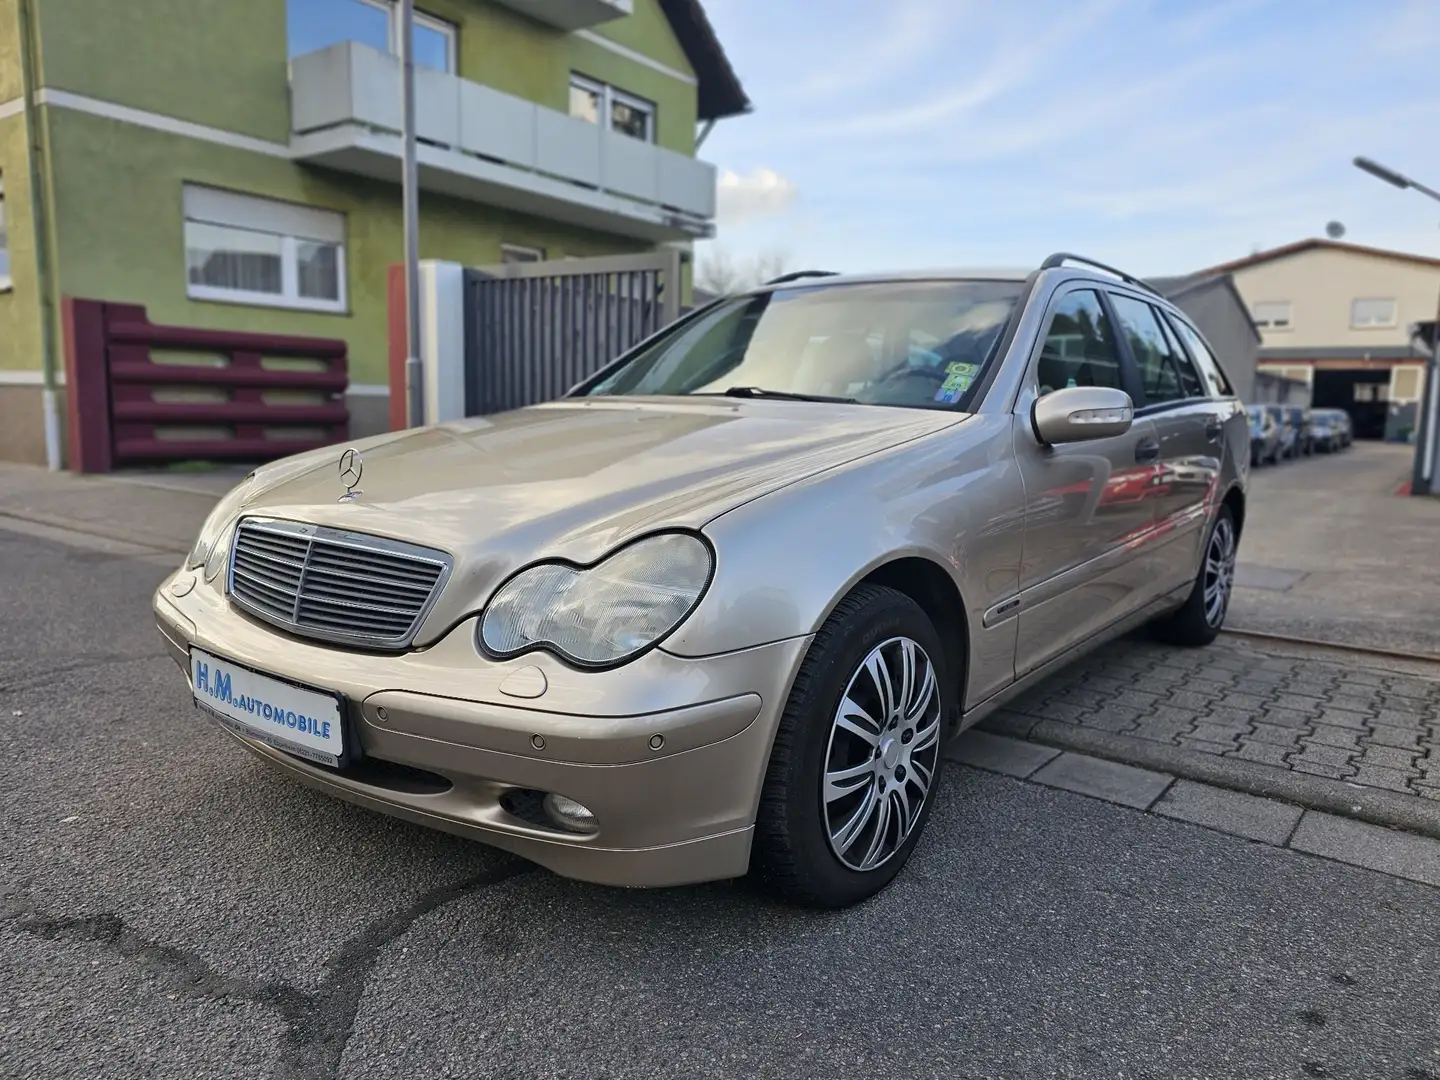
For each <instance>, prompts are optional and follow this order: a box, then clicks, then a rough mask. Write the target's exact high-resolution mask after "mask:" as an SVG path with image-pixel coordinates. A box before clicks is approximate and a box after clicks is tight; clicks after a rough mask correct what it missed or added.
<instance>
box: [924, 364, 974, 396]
mask: <svg viewBox="0 0 1440 1080" xmlns="http://www.w3.org/2000/svg"><path fill="white" fill-rule="evenodd" d="M979 372H980V365H979V364H966V363H964V362H962V361H959V360H952V361H951V362H950V363H948V364H946V365H945V381H944V382H943V383H941V385H940V389H939V390H937V391H936V392H935V400H936V401H943V402H944V403H945V404H947V405H953V404H954V403H955V402H956V401H958V400H959V399H960V395H961V394H963V393H965V391H966V390H969V389H970V386H971V384H973V383H974V382H975V376H976V375H977V374H979Z"/></svg>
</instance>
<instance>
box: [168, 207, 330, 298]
mask: <svg viewBox="0 0 1440 1080" xmlns="http://www.w3.org/2000/svg"><path fill="white" fill-rule="evenodd" d="M184 205H185V272H186V294H187V295H188V296H189V297H190V298H191V299H192V300H221V301H227V302H229V303H234V304H257V305H260V306H262V307H284V308H301V309H308V310H312V311H333V312H343V311H344V310H345V218H344V216H343V215H341V214H337V213H335V212H334V211H331V210H317V209H315V208H313V207H309V206H298V205H296V204H294V203H284V202H275V201H273V200H271V199H258V198H255V197H254V196H251V195H240V194H237V193H235V192H233V191H221V190H219V189H218V188H208V187H200V186H198V185H195V184H186V185H185V193H184Z"/></svg>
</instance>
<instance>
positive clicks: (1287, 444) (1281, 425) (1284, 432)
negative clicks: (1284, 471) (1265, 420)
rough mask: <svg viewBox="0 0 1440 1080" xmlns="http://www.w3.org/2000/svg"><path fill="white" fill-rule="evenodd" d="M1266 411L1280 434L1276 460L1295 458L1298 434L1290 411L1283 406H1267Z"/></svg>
mask: <svg viewBox="0 0 1440 1080" xmlns="http://www.w3.org/2000/svg"><path fill="white" fill-rule="evenodd" d="M1265 411H1266V412H1267V413H1269V414H1270V419H1272V420H1274V421H1275V426H1276V428H1278V429H1279V432H1280V449H1279V452H1278V453H1277V454H1276V458H1275V459H1276V460H1277V461H1279V460H1280V459H1282V458H1292V457H1294V456H1295V436H1296V434H1297V432H1296V431H1295V427H1294V425H1293V424H1291V423H1290V413H1289V410H1287V409H1286V408H1285V406H1283V405H1266V406H1265Z"/></svg>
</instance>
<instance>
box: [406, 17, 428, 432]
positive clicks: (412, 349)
mask: <svg viewBox="0 0 1440 1080" xmlns="http://www.w3.org/2000/svg"><path fill="white" fill-rule="evenodd" d="M400 115H401V128H402V130H401V143H402V145H403V165H402V166H401V174H400V204H401V213H402V216H403V217H404V220H405V398H406V418H407V421H408V426H410V427H419V426H420V425H421V424H423V423H424V422H425V375H424V371H423V370H422V369H421V366H420V313H419V311H418V310H416V309H417V308H418V306H419V304H420V211H419V197H420V195H419V191H418V188H419V170H418V167H417V165H416V161H415V0H400Z"/></svg>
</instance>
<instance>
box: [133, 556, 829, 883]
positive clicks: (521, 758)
mask: <svg viewBox="0 0 1440 1080" xmlns="http://www.w3.org/2000/svg"><path fill="white" fill-rule="evenodd" d="M194 577H195V575H193V574H191V573H190V572H188V571H179V572H177V573H175V574H173V575H171V577H169V578H167V579H166V580H165V581H164V582H162V583H161V585H160V588H159V590H158V591H157V592H156V594H155V599H154V610H155V617H156V624H157V626H158V627H159V630H160V633H161V635H162V637H163V638H164V640H165V643H166V645H167V647H168V648H169V651H170V653H171V655H172V656H173V658H174V659H175V661H176V663H177V664H179V665H180V667H181V669H182V670H183V671H185V673H186V678H187V679H188V678H189V670H190V665H189V650H190V648H191V647H192V646H194V647H197V648H200V649H203V650H205V651H206V652H209V653H213V654H214V655H216V656H220V657H223V658H225V659H228V660H230V661H233V662H234V663H236V664H238V665H242V666H245V667H250V668H254V669H255V670H258V671H261V672H265V673H269V674H271V675H274V676H276V677H279V678H281V679H288V680H291V681H294V682H297V683H301V684H304V685H309V686H313V687H317V688H320V689H325V690H330V691H334V692H338V693H340V694H342V695H343V696H344V700H345V704H346V712H347V716H346V718H345V719H346V724H347V737H348V739H350V740H352V745H354V744H358V746H359V747H360V749H361V751H362V754H363V756H362V757H360V758H359V759H358V760H357V761H355V762H354V763H353V764H352V765H350V766H347V767H346V768H345V769H343V770H337V769H330V768H326V767H324V766H319V765H313V764H311V763H310V762H308V761H304V760H302V759H300V758H298V757H294V756H292V755H290V754H287V753H284V752H283V751H280V750H276V749H274V748H272V747H270V746H268V745H266V744H265V743H263V742H260V741H258V740H255V739H251V738H247V737H245V736H243V735H239V734H236V733H235V732H233V731H231V730H230V729H229V728H226V729H225V730H226V731H228V732H229V733H230V734H231V735H232V736H234V737H235V738H236V739H237V740H239V741H240V742H241V743H243V744H244V745H245V746H246V747H247V748H248V749H249V750H251V751H252V752H253V753H255V754H256V755H258V756H259V757H260V758H262V759H263V760H265V761H266V762H268V763H269V764H271V765H274V766H276V767H277V768H280V769H282V770H284V771H286V772H287V773H289V774H290V775H292V776H293V777H295V778H296V779H298V780H300V781H301V782H303V783H305V784H308V785H309V786H311V787H313V788H317V789H319V790H321V791H324V792H326V793H328V794H330V795H334V796H336V797H338V798H341V799H345V800H348V801H350V802H353V803H356V804H359V805H361V806H366V807H369V808H370V809H373V810H379V811H381V812H384V813H387V814H392V815H395V816H397V817H401V818H406V819H408V820H410V821H414V822H418V823H420V824H422V825H428V826H431V827H434V828H438V829H443V830H445V831H447V832H452V833H457V834H460V835H464V836H469V837H472V838H475V839H478V840H482V841H484V842H485V843H487V844H491V845H493V846H495V847H499V848H503V849H505V850H507V851H511V852H514V853H515V854H517V855H520V856H522V857H524V858H527V859H530V860H532V861H534V862H536V863H539V864H540V865H542V866H545V867H548V868H549V869H551V870H554V871H555V872H556V873H559V874H562V875H564V876H566V877H574V878H578V879H581V880H585V881H593V882H597V883H601V884H608V885H622V886H663V885H679V884H687V883H692V882H698V881H707V880H717V879H723V878H731V877H738V876H740V875H742V874H744V873H745V872H746V870H747V868H748V866H749V858H750V841H751V836H752V833H753V830H754V822H755V813H756V808H757V806H758V803H759V798H760V788H761V785H762V783H763V780H764V776H765V769H766V765H767V763H768V760H769V755H770V746H771V742H772V740H773V738H774V733H775V726H776V724H777V723H778V720H779V716H780V713H781V711H782V710H783V708H784V704H785V699H786V697H787V696H788V694H789V689H790V684H791V681H792V679H793V678H794V673H795V671H796V669H797V668H798V666H799V663H800V661H801V659H802V658H803V656H804V652H805V648H806V646H807V645H808V644H809V640H810V639H809V638H792V639H789V640H786V641H780V642H775V643H772V644H769V645H762V646H758V647H756V648H753V649H745V650H741V651H738V652H732V653H726V654H722V655H719V656H712V657H705V658H702V659H683V658H681V657H677V656H672V655H670V654H669V653H666V652H664V651H663V650H659V649H656V650H652V651H651V652H649V653H647V654H646V655H644V656H643V657H641V658H640V659H638V660H635V661H632V662H631V663H629V664H627V665H625V666H624V667H621V668H617V669H614V670H611V671H601V672H580V671H575V670H573V669H571V668H567V667H566V666H564V665H563V664H561V663H560V662H559V661H557V660H555V659H554V658H553V657H551V656H549V655H548V654H543V653H532V654H530V655H528V656H523V657H517V658H515V659H513V660H509V661H505V662H502V663H497V662H495V661H492V660H490V659H488V658H486V657H484V656H482V655H481V654H480V653H479V652H478V650H477V649H476V647H475V644H474V642H475V619H473V618H471V619H467V620H465V621H463V622H461V623H460V624H459V625H458V626H456V627H454V629H453V630H451V632H450V633H448V634H446V635H445V636H444V637H443V638H441V639H440V640H439V641H438V642H436V643H435V644H434V645H433V646H430V647H429V648H426V649H423V650H415V651H412V652H407V653H402V654H399V655H374V654H370V653H360V652H354V651H348V650H345V649H341V648H336V647H334V646H329V645H324V644H320V643H317V642H313V641H306V640H304V639H300V638H294V637H291V636H288V635H286V634H283V633H280V632H278V631H276V630H274V629H273V628H270V627H267V626H264V625H262V624H260V623H258V622H256V621H254V620H251V619H250V618H248V617H247V616H245V615H242V614H240V613H239V612H238V611H236V610H235V609H234V608H232V606H231V605H230V604H229V602H228V601H227V600H226V599H225V597H224V596H223V594H222V592H221V591H220V589H219V587H218V581H217V582H216V583H211V584H206V583H204V582H195V581H194ZM182 591H183V595H178V594H179V593H181V592H182ZM527 667H533V668H538V669H539V670H540V671H541V672H542V673H543V675H544V676H545V681H546V684H547V685H546V688H545V690H544V692H543V693H542V694H540V695H539V696H538V697H535V698H533V699H528V700H525V699H520V698H516V697H513V696H509V695H507V694H506V693H504V692H502V691H501V690H500V684H501V683H503V682H505V680H506V679H507V678H509V677H510V676H512V675H514V674H515V672H517V671H519V670H520V669H522V668H527ZM655 736H659V737H660V738H659V739H656V738H655ZM655 743H659V744H660V745H659V746H658V747H657V746H655V745H654V744H655ZM396 766H400V767H402V768H396ZM412 770H420V772H419V773H415V772H413V771H412ZM542 792H544V793H555V794H558V795H563V796H565V797H566V798H569V799H573V800H575V801H577V802H580V803H583V804H584V805H585V806H587V807H588V808H589V809H590V810H591V811H592V812H593V813H594V815H595V818H596V820H597V822H598V829H597V831H595V832H594V833H591V834H588V835H583V834H576V833H571V832H567V831H566V830H564V829H563V828H561V827H560V826H558V825H555V824H552V823H550V822H548V820H547V819H546V818H545V817H544V816H543V815H542V814H539V813H536V812H534V810H533V808H534V807H536V806H538V799H537V798H536V796H535V794H534V793H542ZM527 808H530V809H527Z"/></svg>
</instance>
